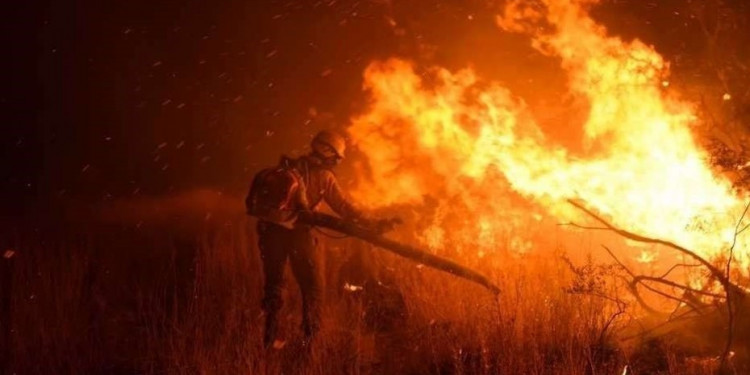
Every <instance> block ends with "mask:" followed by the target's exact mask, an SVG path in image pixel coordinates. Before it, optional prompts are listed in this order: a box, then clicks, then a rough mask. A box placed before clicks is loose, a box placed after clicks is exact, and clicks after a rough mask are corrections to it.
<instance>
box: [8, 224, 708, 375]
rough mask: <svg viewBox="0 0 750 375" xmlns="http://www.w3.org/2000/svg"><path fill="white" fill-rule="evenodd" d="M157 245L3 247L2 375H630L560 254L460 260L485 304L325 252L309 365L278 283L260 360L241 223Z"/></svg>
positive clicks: (112, 242) (421, 278)
mask: <svg viewBox="0 0 750 375" xmlns="http://www.w3.org/2000/svg"><path fill="white" fill-rule="evenodd" d="M167 233H169V231H168V229H167V228H165V227H164V226H153V227H150V228H147V227H145V226H140V227H138V228H136V227H119V226H116V227H109V228H103V227H101V226H97V228H96V230H90V231H88V232H87V233H86V234H84V235H78V236H71V235H68V236H67V237H62V236H60V235H55V234H52V233H46V232H44V231H40V232H34V231H31V232H29V233H26V234H16V235H14V236H12V237H7V238H8V241H7V243H8V244H9V246H10V247H12V248H14V249H16V250H17V256H16V257H14V258H13V260H12V261H13V262H14V264H13V272H14V273H13V289H12V306H11V315H12V328H13V331H12V333H11V335H10V339H11V340H12V341H11V357H10V358H11V359H10V362H9V363H8V364H7V368H6V370H10V371H9V372H8V373H12V372H15V373H18V374H53V373H54V374H266V373H267V374H278V373H288V374H297V373H300V374H339V373H340V374H371V373H378V374H379V373H383V374H394V373H404V374H426V373H429V374H620V373H622V371H623V367H624V366H625V365H626V364H628V363H633V361H634V356H633V350H632V345H631V346H630V347H629V346H627V345H624V344H623V342H621V341H620V340H619V339H618V335H617V332H618V329H621V328H622V327H624V326H625V324H626V323H627V322H628V320H629V318H627V317H625V316H626V315H627V314H624V315H623V318H621V319H618V320H616V321H615V323H614V324H612V325H610V326H607V323H608V321H609V320H610V318H611V317H612V315H613V314H614V313H615V312H616V311H617V306H616V304H615V303H613V302H611V301H608V300H606V299H603V298H599V297H595V296H591V295H588V294H580V293H571V292H570V286H571V284H572V283H573V280H574V276H575V275H574V274H573V273H572V272H571V271H570V268H569V267H568V266H567V265H566V264H565V262H562V261H560V258H559V256H560V255H561V253H560V252H557V253H555V252H547V253H544V254H537V255H533V254H530V255H528V256H526V257H523V258H518V257H513V256H510V255H508V254H499V255H498V256H497V259H494V260H493V261H494V262H495V263H494V264H491V263H489V261H488V260H487V259H473V260H468V261H467V262H468V263H469V264H470V265H471V266H473V267H476V268H478V269H480V270H481V271H483V272H485V273H487V274H489V276H490V277H491V278H493V279H494V280H496V281H497V282H498V284H499V285H500V286H501V288H502V290H503V293H502V295H501V296H500V299H499V301H495V300H494V299H493V298H492V297H491V296H490V295H489V293H487V292H486V291H484V290H482V289H480V288H478V287H476V286H474V285H471V284H469V283H467V282H465V281H463V280H459V279H457V278H455V277H451V276H449V275H446V274H442V273H439V272H436V271H432V270H429V269H426V268H422V267H417V266H416V265H414V264H413V263H410V262H408V261H404V260H401V259H398V258H396V257H394V256H392V255H389V254H386V253H383V252H379V251H373V250H371V249H369V248H368V247H367V246H365V245H363V244H361V243H359V242H357V241H354V240H350V239H347V240H335V241H334V240H327V241H326V242H327V246H326V248H327V250H326V261H325V275H326V285H327V286H326V301H325V305H324V321H323V328H322V332H321V334H320V336H319V340H318V342H316V346H315V348H314V350H313V352H312V353H311V354H310V355H309V356H304V355H301V354H300V353H301V351H300V350H299V347H298V344H297V343H296V342H297V339H298V338H299V333H298V331H299V330H298V325H299V321H300V309H301V306H300V304H301V303H300V298H299V291H298V289H297V286H296V284H295V283H294V281H293V280H291V277H290V276H289V275H288V276H289V277H288V279H289V280H288V285H289V288H288V290H287V296H286V305H285V307H284V310H283V317H284V320H283V322H282V327H281V334H282V336H283V338H285V340H286V345H285V347H284V348H283V349H281V350H270V351H268V352H266V351H265V350H264V349H263V348H262V346H261V327H262V321H263V318H262V316H261V310H260V303H259V302H260V298H261V274H260V264H259V258H258V254H257V250H256V248H255V247H254V242H255V239H254V233H253V230H252V227H251V225H250V223H249V222H247V221H246V220H244V219H242V220H239V219H238V220H233V221H226V222H220V223H214V224H211V225H208V224H206V225H203V226H202V229H200V230H196V231H195V232H192V233H191V234H187V235H185V234H183V235H181V236H175V235H170V234H167ZM6 262H7V261H6ZM345 283H350V284H352V285H357V286H363V290H358V291H349V290H345V289H344V288H343V285H344V284H345ZM605 327H607V329H605ZM655 345H656V346H657V347H654V348H653V350H652V352H654V353H656V354H659V353H661V354H662V355H660V356H657V355H654V357H655V358H656V361H657V362H658V363H656V364H653V365H648V366H651V367H648V368H649V369H651V370H658V369H659V368H661V369H663V370H664V373H672V374H678V373H679V374H682V373H694V374H701V373H708V372H709V371H710V369H711V368H712V366H713V365H712V364H711V363H707V362H705V361H704V362H700V361H688V360H686V359H685V358H684V357H683V356H681V355H680V354H679V352H675V351H670V350H669V348H667V347H664V346H660V344H658V343H657V344H655ZM660 351H663V353H662V352H660ZM641 363H646V362H644V361H641ZM644 369H645V367H644ZM651 370H643V371H641V372H640V373H648V372H649V371H651ZM644 371H645V372H644ZM631 373H638V372H636V371H634V372H631Z"/></svg>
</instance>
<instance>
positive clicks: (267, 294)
mask: <svg viewBox="0 0 750 375" xmlns="http://www.w3.org/2000/svg"><path fill="white" fill-rule="evenodd" d="M311 146H312V151H311V152H310V153H309V154H307V155H305V156H302V157H300V158H298V159H290V158H286V157H282V162H281V163H282V164H284V165H286V166H287V167H290V168H292V169H293V170H294V171H296V173H297V175H298V176H299V177H300V179H301V180H302V185H303V187H304V190H302V191H304V193H303V195H304V196H303V197H302V201H303V202H304V203H303V205H304V207H301V209H307V210H311V211H314V210H316V209H317V208H318V207H319V205H320V203H321V202H322V201H325V202H326V204H328V206H329V207H330V208H331V209H332V210H333V211H335V212H336V213H337V214H338V215H340V216H341V217H342V218H344V219H346V220H350V221H352V222H355V223H359V224H360V225H362V226H367V227H371V228H379V229H384V228H385V227H386V226H388V225H390V224H391V223H392V222H393V220H392V219H389V220H370V219H368V218H367V217H366V216H365V215H364V214H363V213H362V212H361V211H360V210H358V209H357V208H355V206H354V205H353V204H351V203H350V202H349V201H348V200H347V199H346V198H345V196H344V194H343V192H342V190H341V187H340V186H339V184H338V182H337V180H336V176H335V175H334V173H333V171H332V169H333V168H334V167H335V166H336V165H338V164H339V163H340V162H341V160H343V159H344V152H345V149H346V141H345V139H344V137H342V136H341V135H339V134H337V133H335V132H332V131H321V132H319V133H318V134H317V135H316V136H315V137H314V138H313V140H312V144H311ZM257 233H258V245H259V247H260V255H261V259H262V264H263V273H264V277H265V280H264V282H265V285H264V297H263V302H262V307H263V310H264V312H265V318H266V322H265V331H264V336H263V342H264V345H265V346H266V348H268V347H269V346H271V345H272V344H273V343H274V341H275V338H276V331H277V327H278V314H279V310H280V309H281V307H282V305H283V299H282V291H283V279H284V267H285V265H286V262H287V260H288V261H289V262H290V265H291V269H292V273H293V275H294V278H295V279H296V280H297V283H298V284H299V287H300V291H301V292H302V314H303V315H302V331H303V334H304V339H303V345H305V346H308V347H309V346H310V344H311V343H312V339H313V338H314V336H315V333H316V332H317V331H318V329H319V325H320V302H321V294H322V290H321V289H322V279H321V275H320V254H319V252H318V251H316V244H317V241H316V239H315V238H314V237H313V234H312V228H311V227H310V226H309V225H306V224H302V223H295V224H294V226H292V227H291V228H289V227H286V226H283V225H280V224H277V223H274V222H271V221H267V220H262V219H261V220H259V221H258V226H257Z"/></svg>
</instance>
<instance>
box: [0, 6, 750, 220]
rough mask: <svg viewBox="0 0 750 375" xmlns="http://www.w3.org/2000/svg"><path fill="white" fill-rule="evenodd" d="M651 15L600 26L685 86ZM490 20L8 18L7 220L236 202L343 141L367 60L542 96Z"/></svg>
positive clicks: (610, 16) (109, 12) (648, 9)
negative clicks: (83, 205)
mask: <svg viewBox="0 0 750 375" xmlns="http://www.w3.org/2000/svg"><path fill="white" fill-rule="evenodd" d="M658 3H659V4H658V5H657V4H656V2H644V1H608V2H606V4H605V6H604V7H602V8H601V9H600V10H599V11H598V13H596V15H597V17H598V18H600V19H601V20H602V21H603V22H605V24H607V25H608V26H609V27H610V29H611V30H612V31H613V32H615V33H618V34H620V35H623V36H625V37H628V38H629V37H633V36H638V37H640V38H642V39H644V40H645V41H646V42H648V43H653V44H654V45H656V47H657V49H658V50H659V51H660V52H662V53H663V54H664V55H665V56H666V57H667V58H668V59H670V58H671V59H674V58H675V57H680V61H681V63H682V64H683V65H684V66H686V68H685V71H691V72H693V73H694V69H692V70H691V69H689V66H690V64H691V63H690V61H691V58H692V57H694V56H700V55H701V54H702V53H704V52H705V49H706V47H705V45H703V44H702V43H701V42H700V38H694V37H692V36H695V35H698V34H699V33H700V29H699V28H698V27H697V25H696V24H695V22H694V21H693V20H691V19H690V18H689V17H686V16H685V15H684V13H680V12H682V11H683V10H684V8H685V6H686V5H685V4H686V2H685V1H677V0H669V1H662V2H658ZM488 4H489V2H486V1H459V0H448V1H425V0H415V1H401V2H398V1H388V0H370V1H351V0H338V1H337V0H326V1H315V0H311V1H253V0H244V1H239V0H220V1H196V0H193V1H190V0H186V1H161V2H157V1H144V0H131V1H118V2H115V1H93V0H75V1H66V2H63V1H51V2H46V3H39V2H16V4H14V5H11V6H8V5H6V6H5V8H6V9H5V10H6V11H5V12H4V15H5V17H4V18H5V22H4V24H3V26H2V27H3V32H2V38H3V45H4V46H5V49H6V51H9V53H7V52H6V53H7V54H6V55H5V56H4V59H3V60H5V61H4V62H3V64H4V66H5V67H4V69H3V71H4V73H5V74H4V75H3V76H4V79H3V82H4V85H3V86H4V87H5V90H3V94H2V97H0V106H2V112H3V117H4V119H3V123H4V125H3V127H4V130H5V131H6V132H5V134H4V136H3V138H2V151H1V152H2V157H3V164H4V166H3V170H2V173H1V174H0V178H2V181H0V183H1V184H2V190H0V193H2V194H3V202H2V209H3V212H4V213H9V214H10V215H11V216H12V215H17V214H19V213H22V212H28V211H30V210H32V209H31V208H30V207H35V208H44V207H46V206H47V205H49V204H52V203H53V202H56V201H59V200H70V199H84V200H89V201H99V200H112V199H116V198H121V197H131V196H139V195H162V194H168V193H170V192H175V191H182V190H186V189H191V188H195V187H207V188H212V189H216V190H219V191H227V192H229V193H233V194H237V193H239V192H241V191H242V190H243V189H245V188H246V187H247V184H248V182H249V180H250V178H251V176H252V173H253V172H255V171H257V170H258V169H259V168H261V167H263V166H265V165H268V164H270V163H273V162H275V160H276V158H278V156H279V154H280V153H283V152H288V151H293V150H300V149H301V148H302V147H303V146H305V145H306V144H307V143H308V142H309V139H310V137H311V136H312V135H313V134H314V133H315V132H316V131H317V130H318V129H321V128H339V129H343V128H344V127H345V126H346V122H347V119H348V118H349V117H350V116H351V115H352V114H356V113H357V112H358V111H361V110H362V109H363V108H365V106H366V104H367V97H366V95H365V93H364V92H363V91H362V88H361V86H362V78H361V75H362V72H363V70H364V69H365V67H366V66H367V65H368V63H369V62H371V61H373V60H376V59H385V58H388V57H392V56H396V57H405V58H409V59H412V60H416V61H418V62H419V63H420V64H424V65H425V66H428V65H434V64H437V65H441V66H446V67H448V68H451V69H455V68H462V67H466V66H473V67H474V68H476V69H477V70H478V72H479V73H480V74H481V75H482V76H483V77H487V78H490V79H497V80H500V81H502V82H503V83H504V84H506V85H508V86H509V87H510V88H511V89H513V90H514V92H516V93H518V94H519V95H522V96H523V95H526V94H530V95H531V94H534V93H538V91H539V90H540V89H539V84H538V81H535V80H534V79H535V78H538V77H539V76H540V75H542V76H545V73H542V72H553V73H554V72H556V71H557V70H558V69H559V68H558V67H557V64H556V62H555V61H552V60H549V59H540V57H539V55H538V54H536V53H535V52H534V51H533V50H531V49H530V48H529V47H528V40H527V39H525V38H524V37H522V36H518V35H507V34H502V33H501V32H499V31H498V29H497V27H496V26H495V25H494V22H493V17H494V14H495V13H494V12H493V9H497V8H496V7H497V5H495V6H494V7H493V6H492V5H488ZM737 4H740V3H737ZM737 6H738V7H740V8H742V9H745V8H746V7H745V5H741V4H740V5H737ZM686 51H690V52H689V53H686ZM677 67H678V69H679V67H680V66H679V64H678V66H677ZM548 78H549V79H548V82H547V84H546V85H545V90H547V92H546V93H544V95H541V96H542V97H543V96H545V95H546V96H547V97H554V96H555V95H557V94H559V93H558V92H557V91H559V90H562V88H563V87H564V77H562V76H558V75H555V74H550V76H549V77H548ZM532 96H533V95H532ZM540 100H541V99H540ZM532 101H533V100H532ZM532 105H533V102H532ZM353 157H354V158H356V157H357V155H356V151H355V152H354V154H353Z"/></svg>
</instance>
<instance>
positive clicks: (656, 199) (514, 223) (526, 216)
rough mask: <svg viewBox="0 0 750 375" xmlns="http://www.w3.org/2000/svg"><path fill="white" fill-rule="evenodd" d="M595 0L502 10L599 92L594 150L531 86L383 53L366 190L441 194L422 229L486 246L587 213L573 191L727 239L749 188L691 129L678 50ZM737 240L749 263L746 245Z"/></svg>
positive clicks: (668, 225)
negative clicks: (613, 19) (555, 134)
mask: <svg viewBox="0 0 750 375" xmlns="http://www.w3.org/2000/svg"><path fill="white" fill-rule="evenodd" d="M591 3H594V2H593V1H590V0H589V1H576V0H544V1H541V2H525V1H511V2H510V4H508V5H507V7H506V8H505V9H504V11H503V13H502V15H500V16H499V17H498V25H499V26H500V28H502V29H503V30H505V31H509V32H520V33H525V34H527V35H529V36H530V38H531V43H532V46H533V47H534V48H535V49H537V50H538V51H540V52H541V53H543V54H544V55H547V56H550V57H551V58H557V59H559V60H560V64H561V67H562V69H563V70H564V71H565V73H566V74H567V76H568V85H569V90H570V92H571V94H572V95H575V96H576V97H578V98H581V99H582V100H584V101H586V102H587V103H588V104H589V109H588V113H587V116H585V117H584V118H585V120H584V121H583V123H582V124H581V126H582V127H583V130H584V131H583V134H584V138H583V139H581V140H580V141H581V143H582V144H583V152H580V151H575V152H573V151H571V150H569V149H566V148H564V147H563V146H561V145H560V144H559V142H556V140H555V139H549V137H548V136H546V135H545V134H544V132H543V131H542V130H541V128H540V126H539V125H538V122H537V121H536V120H535V114H534V113H532V111H531V110H530V109H529V108H528V106H527V105H526V104H525V103H524V100H523V98H520V97H517V96H515V95H514V94H513V93H512V92H511V91H510V90H509V89H507V88H505V87H503V86H502V85H500V84H499V83H493V82H486V81H484V80H482V79H481V78H480V77H478V76H477V74H476V73H475V72H474V71H472V70H471V69H463V70H459V71H455V72H452V71H449V70H446V69H443V68H439V67H432V68H430V70H429V74H428V75H418V74H417V73H415V66H414V65H413V64H412V63H410V62H408V61H404V60H399V59H391V60H388V61H381V62H373V63H372V64H371V65H370V66H369V67H368V68H367V70H366V71H365V74H364V78H365V88H366V90H367V91H368V93H369V95H370V97H371V105H370V107H369V109H368V110H367V111H366V112H365V113H363V114H361V115H359V116H357V117H356V118H353V119H352V123H351V125H350V127H349V129H348V131H349V133H350V135H351V137H352V139H353V140H354V142H355V143H356V144H357V146H358V147H359V149H360V150H362V151H363V153H364V154H365V155H367V157H368V164H369V168H368V169H367V170H366V171H365V170H363V171H362V175H361V176H360V184H359V185H358V187H357V188H356V190H355V191H354V195H355V198H356V199H358V200H359V201H360V202H363V203H364V204H366V205H368V206H370V207H380V206H392V205H406V206H408V205H420V204H424V202H425V201H424V199H425V197H430V199H433V200H435V201H436V203H435V208H434V214H433V215H431V218H432V219H431V223H429V225H426V226H425V227H424V228H421V229H419V233H418V239H419V240H420V241H421V242H422V243H423V244H424V245H426V246H429V247H431V248H432V249H435V250H438V249H442V248H444V247H447V246H450V247H451V248H456V249H458V250H459V251H475V252H476V253H477V255H478V256H480V257H482V256H486V255H488V254H492V253H493V252H496V251H498V249H501V248H506V249H510V250H512V251H514V252H525V251H529V250H531V249H532V247H533V246H532V244H531V243H529V240H528V238H529V236H528V235H522V234H523V233H526V232H528V231H530V230H532V229H531V228H533V226H532V224H533V223H535V222H537V221H539V220H541V218H542V217H543V216H544V217H550V218H552V219H553V220H555V221H557V222H569V221H577V222H583V221H584V218H583V217H582V216H581V215H580V213H579V212H578V211H576V209H575V208H573V207H572V206H570V205H569V204H568V203H567V202H566V199H570V198H572V199H581V200H584V201H585V202H587V204H588V205H589V206H590V207H592V208H594V209H595V210H596V211H598V212H600V213H601V214H602V215H604V216H605V217H607V218H608V219H609V220H611V221H612V222H613V224H615V225H617V226H619V227H622V228H624V229H628V230H630V231H634V232H638V233H641V234H644V235H648V236H653V237H658V238H662V239H668V240H672V241H675V242H677V243H679V244H682V245H684V246H687V247H689V248H691V249H694V250H696V251H697V252H698V253H699V254H703V255H705V256H708V257H714V256H717V255H719V252H722V251H726V250H727V249H728V247H729V244H730V243H731V240H732V236H733V233H734V227H735V225H736V220H737V219H738V218H739V214H740V213H741V212H742V209H743V207H744V202H743V201H744V197H742V196H740V195H739V193H737V192H736V191H734V190H733V188H732V186H731V183H730V182H729V181H728V180H727V179H725V178H723V177H722V176H718V175H717V174H715V173H714V172H713V171H712V169H711V168H710V166H709V164H708V162H707V157H708V155H707V153H706V152H705V151H704V150H703V149H702V148H701V147H700V146H699V145H698V143H697V142H696V140H695V139H694V135H693V133H692V132H691V128H690V127H691V125H692V124H694V123H695V122H696V121H698V120H699V119H698V118H697V117H696V115H695V112H694V110H693V106H692V104H691V103H689V102H686V101H684V100H680V99H677V98H674V97H671V96H670V95H668V94H667V93H666V92H665V91H664V90H665V87H667V86H668V84H665V82H668V78H669V77H668V76H669V66H668V63H667V62H665V61H664V59H663V58H662V57H661V56H660V55H659V54H658V53H657V52H656V51H655V50H654V49H653V48H652V47H650V46H647V45H645V44H644V43H642V42H640V41H638V40H635V41H623V40H621V39H619V38H617V37H613V36H608V35H607V34H606V30H605V29H604V28H603V27H602V26H600V25H598V24H596V23H595V22H594V21H593V20H592V19H591V18H590V17H589V16H588V13H587V11H586V6H587V5H589V4H591ZM528 4H532V5H534V4H535V5H536V6H530V5H528ZM425 77H426V78H425ZM560 121H566V120H565V119H561V120H560ZM542 215H543V216H542ZM740 245H742V244H740ZM736 251H738V252H739V253H740V254H739V255H738V256H739V259H740V260H741V262H742V263H743V265H744V266H745V267H746V266H747V265H748V257H747V253H746V250H744V246H738V247H737V249H736ZM633 254H634V255H633V259H634V260H640V261H644V262H649V261H650V259H651V258H652V257H653V256H655V254H654V253H648V254H646V253H643V254H641V255H640V257H638V252H637V251H636V252H633Z"/></svg>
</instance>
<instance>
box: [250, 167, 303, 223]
mask: <svg viewBox="0 0 750 375" xmlns="http://www.w3.org/2000/svg"><path fill="white" fill-rule="evenodd" d="M306 203H307V199H306V193H305V184H304V181H303V179H302V176H301V175H300V173H299V172H297V170H295V169H294V168H292V167H291V166H290V163H289V161H288V160H282V163H281V164H280V165H279V166H276V167H272V168H266V169H264V170H262V171H260V172H258V173H257V174H256V175H255V177H254V178H253V182H252V184H251V185H250V191H249V193H248V195H247V198H246V199H245V207H246V208H247V213H248V215H251V216H255V217H257V218H259V219H261V220H265V221H270V222H272V223H276V224H279V225H282V226H285V227H287V228H292V227H293V225H294V222H295V220H296V219H297V212H298V211H299V210H301V209H304V208H305V206H306V205H307V204H306Z"/></svg>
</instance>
